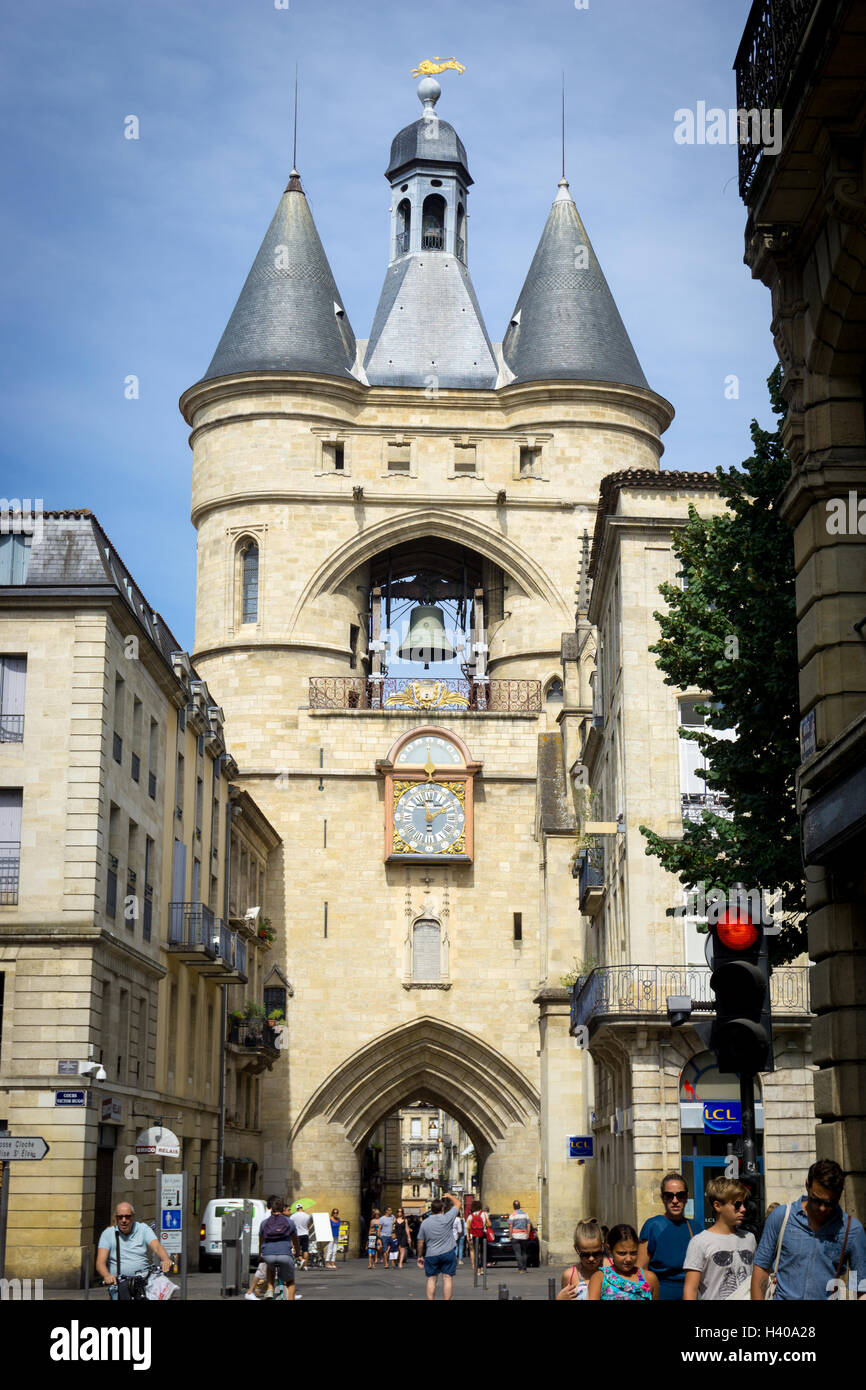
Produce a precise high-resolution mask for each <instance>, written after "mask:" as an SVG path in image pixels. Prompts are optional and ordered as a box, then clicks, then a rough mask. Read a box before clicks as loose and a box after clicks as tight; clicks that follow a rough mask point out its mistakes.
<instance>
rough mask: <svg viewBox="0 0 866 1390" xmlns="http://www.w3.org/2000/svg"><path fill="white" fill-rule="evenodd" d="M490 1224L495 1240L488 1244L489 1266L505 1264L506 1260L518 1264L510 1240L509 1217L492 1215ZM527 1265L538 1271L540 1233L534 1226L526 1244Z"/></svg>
mask: <svg viewBox="0 0 866 1390" xmlns="http://www.w3.org/2000/svg"><path fill="white" fill-rule="evenodd" d="M490 1224H491V1226H492V1227H493V1235H494V1237H495V1239H494V1240H489V1241H488V1242H487V1263H488V1265H498V1264H504V1263H505V1261H506V1260H511V1261H512V1263H514V1264H517V1256H516V1255H515V1253H514V1250H513V1248H512V1245H511V1241H510V1240H509V1238H508V1217H507V1216H494V1215H493V1214H492V1213H491V1216H490ZM526 1263H527V1265H528V1266H529V1268H530V1269H537V1268H538V1265H539V1245H538V1232H537V1231H536V1229H535V1227H534V1226H532V1227H530V1230H529V1239H528V1240H527V1242H526Z"/></svg>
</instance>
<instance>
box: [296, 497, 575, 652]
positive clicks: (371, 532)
mask: <svg viewBox="0 0 866 1390" xmlns="http://www.w3.org/2000/svg"><path fill="white" fill-rule="evenodd" d="M422 537H426V538H430V537H438V538H440V539H442V540H451V541H456V542H457V544H458V545H462V546H465V547H466V548H467V549H469V550H474V551H475V552H476V553H477V554H479V555H483V556H485V557H486V558H487V559H488V560H492V561H493V562H494V563H495V564H497V565H499V566H500V568H501V569H503V570H504V571H505V573H506V574H508V575H509V576H511V578H513V579H515V580H516V581H517V582H518V584H520V585H521V586H522V588H523V589H524V590H525V592H526V593H527V594H529V595H530V596H534V597H536V598H541V599H543V600H544V601H545V602H546V603H547V604H549V605H550V607H551V608H553V609H555V610H556V611H557V612H558V613H559V614H560V616H561V617H562V618H563V620H564V621H565V622H566V624H569V623H571V622H572V621H573V614H572V613H571V612H570V610H569V607H568V604H567V603H566V602H565V600H564V598H563V597H562V595H561V594H559V593H558V592H557V589H556V586H555V584H554V583H553V581H552V580H551V579H550V578H549V576H548V575H547V573H546V571H545V570H544V569H543V568H542V567H541V565H540V564H538V562H537V561H536V560H534V559H533V558H532V556H531V555H530V554H529V553H528V552H527V551H526V550H524V549H523V547H522V546H519V545H516V544H515V543H514V541H512V540H510V539H509V538H508V537H507V536H503V534H502V532H501V531H496V530H493V528H492V527H490V526H485V525H483V524H482V523H481V522H479V521H478V520H477V519H476V518H474V517H471V518H470V517H463V516H460V515H459V514H454V515H443V514H442V512H440V511H438V510H437V509H436V508H434V507H424V508H419V509H418V510H416V511H411V512H404V513H403V514H402V515H399V516H396V517H386V518H385V520H383V521H380V522H377V523H376V525H375V526H370V527H369V528H368V529H367V530H365V531H362V532H361V533H360V534H358V535H355V536H352V538H351V539H350V540H348V541H345V542H344V543H343V544H342V545H340V546H338V547H337V548H336V550H334V551H333V552H332V553H331V554H330V555H329V556H328V558H327V559H326V560H325V561H324V563H323V564H322V565H320V567H319V568H318V570H317V571H316V572H315V574H313V576H312V577H311V579H310V580H309V581H308V582H307V584H306V586H305V588H304V590H303V592H302V594H301V595H300V597H299V599H298V601H297V603H296V605H295V610H294V612H293V614H292V618H291V623H290V631H294V629H295V626H296V625H297V622H298V619H299V618H300V615H301V613H302V611H303V609H304V608H305V606H306V605H307V604H308V603H310V602H312V601H314V600H315V599H317V598H318V597H319V596H320V595H321V594H323V593H331V592H333V591H334V590H335V589H337V588H339V586H340V585H341V584H342V583H343V582H344V580H346V579H348V577H349V575H351V574H352V573H353V572H354V571H355V570H356V569H358V568H359V566H361V565H363V564H365V563H366V562H367V561H369V560H371V559H373V557H374V556H376V555H378V554H379V553H380V551H383V550H387V549H389V548H396V547H397V546H399V545H401V544H403V543H405V542H406V541H412V540H420V539H421V538H422Z"/></svg>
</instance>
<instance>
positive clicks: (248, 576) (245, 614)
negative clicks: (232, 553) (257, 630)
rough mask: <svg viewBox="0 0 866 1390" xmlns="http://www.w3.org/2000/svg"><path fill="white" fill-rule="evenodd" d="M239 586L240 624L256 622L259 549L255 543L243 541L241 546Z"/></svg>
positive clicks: (257, 613) (257, 615)
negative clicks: (240, 592) (240, 586)
mask: <svg viewBox="0 0 866 1390" xmlns="http://www.w3.org/2000/svg"><path fill="white" fill-rule="evenodd" d="M241 585H242V594H241V622H242V623H255V622H258V618H259V548H258V546H257V545H256V543H255V541H250V540H248V541H244V543H243V544H242V546H241Z"/></svg>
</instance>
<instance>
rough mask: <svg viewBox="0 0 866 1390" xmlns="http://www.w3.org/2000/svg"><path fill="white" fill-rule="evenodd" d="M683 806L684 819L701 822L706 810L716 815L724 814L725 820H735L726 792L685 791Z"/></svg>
mask: <svg viewBox="0 0 866 1390" xmlns="http://www.w3.org/2000/svg"><path fill="white" fill-rule="evenodd" d="M682 807H683V820H684V821H687V820H688V821H697V822H698V823H700V822H701V821H702V820H703V818H704V814H703V813H704V811H712V813H713V815H714V816H724V818H725V820H733V816H734V813H733V811H732V810H731V809H730V807H729V806H728V798H727V796H726V795H725V793H724V792H683V793H682Z"/></svg>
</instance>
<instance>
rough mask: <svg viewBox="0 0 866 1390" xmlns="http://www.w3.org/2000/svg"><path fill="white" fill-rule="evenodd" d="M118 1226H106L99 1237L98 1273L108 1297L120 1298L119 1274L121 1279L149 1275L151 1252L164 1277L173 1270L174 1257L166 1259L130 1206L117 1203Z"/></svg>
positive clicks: (153, 1237) (147, 1228)
mask: <svg viewBox="0 0 866 1390" xmlns="http://www.w3.org/2000/svg"><path fill="white" fill-rule="evenodd" d="M114 1218H115V1225H114V1226H106V1228H105V1230H104V1231H103V1232H102V1235H101V1236H100V1237H99V1248H98V1250H97V1252H96V1273H97V1274H99V1275H100V1276H101V1277H102V1278H103V1279H104V1280H105V1282H106V1284H108V1285H109V1289H108V1292H109V1296H110V1297H111V1298H113V1299H114V1298H117V1289H116V1287H115V1285H116V1284H117V1278H118V1274H119V1275H120V1277H121V1278H122V1279H125V1278H130V1277H131V1276H132V1275H135V1274H146V1273H147V1271H148V1266H149V1260H148V1252H151V1253H152V1254H154V1255H155V1256H156V1258H157V1259H158V1260H159V1262H160V1265H161V1268H162V1272H163V1274H168V1272H169V1270H170V1269H171V1256H170V1255H167V1254H166V1252H165V1250H164V1249H163V1248H162V1246H161V1245H160V1243H159V1241H158V1240H157V1238H156V1236H155V1235H154V1233H153V1231H152V1230H151V1229H150V1227H149V1226H146V1225H145V1224H144V1222H143V1221H136V1219H135V1209H134V1207H133V1205H132V1203H131V1202H118V1204H117V1207H116V1208H115V1212H114ZM117 1235H119V1236H120V1247H119V1248H120V1269H119V1270H118V1268H117V1250H118V1242H117Z"/></svg>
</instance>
